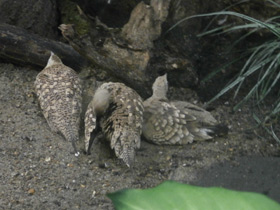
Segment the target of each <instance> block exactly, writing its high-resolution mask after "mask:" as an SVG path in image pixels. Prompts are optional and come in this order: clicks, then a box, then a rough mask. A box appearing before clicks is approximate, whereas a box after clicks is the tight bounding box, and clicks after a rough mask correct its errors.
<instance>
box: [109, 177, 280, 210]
mask: <svg viewBox="0 0 280 210" xmlns="http://www.w3.org/2000/svg"><path fill="white" fill-rule="evenodd" d="M108 197H109V198H110V199H111V200H112V201H113V203H114V206H115V208H116V209H117V210H165V209H166V210H181V209H182V210H237V209H238V210H264V209H267V210H268V209H269V210H280V205H279V204H278V203H277V202H275V201H273V200H271V199H269V198H268V197H266V196H265V195H262V194H258V193H251V192H238V191H233V190H227V189H224V188H220V187H210V188H204V187H196V186H191V185H187V184H181V183H178V182H174V181H166V182H164V183H162V184H160V185H159V186H157V187H155V188H150V189H145V190H141V189H128V190H121V191H118V192H115V193H111V194H109V195H108Z"/></svg>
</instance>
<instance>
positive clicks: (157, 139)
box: [143, 74, 227, 144]
mask: <svg viewBox="0 0 280 210" xmlns="http://www.w3.org/2000/svg"><path fill="white" fill-rule="evenodd" d="M167 90H168V82H167V75H166V74H165V75H163V76H159V77H158V78H157V79H156V80H155V82H154V84H153V95H152V96H151V97H150V98H148V99H147V100H146V101H144V109H145V112H144V123H143V135H144V137H145V138H146V139H147V140H148V141H151V142H153V143H155V144H187V143H191V142H193V141H194V140H207V139H211V138H213V136H214V135H215V134H216V132H219V133H220V132H223V131H224V132H227V127H226V126H224V125H220V124H219V125H218V123H217V121H216V120H215V118H214V117H213V116H212V115H211V114H210V113H209V112H208V111H206V110H204V109H202V108H200V107H198V106H196V105H193V104H191V103H188V102H184V101H177V102H170V101H168V100H167V98H166V93H167Z"/></svg>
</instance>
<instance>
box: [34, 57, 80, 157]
mask: <svg viewBox="0 0 280 210" xmlns="http://www.w3.org/2000/svg"><path fill="white" fill-rule="evenodd" d="M35 90H36V94H37V96H38V99H39V103H40V106H41V108H42V111H43V114H44V117H45V118H46V120H47V122H48V124H49V126H50V128H51V130H52V131H54V132H59V133H61V134H62V135H63V136H64V137H65V138H66V139H67V140H69V141H71V142H72V145H73V148H74V152H75V156H78V155H79V152H78V150H77V148H76V141H78V139H79V125H80V113H81V102H82V87H81V81H80V79H79V77H78V75H77V73H76V72H75V71H74V70H73V69H71V68H70V67H68V66H65V65H64V64H63V63H62V61H61V60H60V58H59V57H58V56H57V55H55V54H54V53H53V52H51V56H50V58H49V60H48V63H47V65H46V67H45V68H44V69H43V70H42V71H41V72H40V73H39V74H38V75H37V77H36V81H35Z"/></svg>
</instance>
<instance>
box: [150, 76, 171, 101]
mask: <svg viewBox="0 0 280 210" xmlns="http://www.w3.org/2000/svg"><path fill="white" fill-rule="evenodd" d="M167 91H168V81H167V74H164V75H163V76H159V77H158V78H156V80H155V82H154V84H153V97H156V98H160V99H165V98H166V94H167Z"/></svg>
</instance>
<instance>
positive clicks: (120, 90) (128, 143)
mask: <svg viewBox="0 0 280 210" xmlns="http://www.w3.org/2000/svg"><path fill="white" fill-rule="evenodd" d="M143 108H144V107H143V101H142V98H141V97H140V96H139V95H138V94H137V92H136V91H134V90H133V89H131V88H129V87H127V86H126V85H124V84H123V83H115V82H108V83H104V84H102V85H101V86H100V87H99V88H98V89H97V90H96V92H95V94H94V97H93V99H92V100H91V102H90V103H89V105H88V108H87V111H86V114H85V150H86V151H87V153H90V148H91V145H92V142H93V140H94V138H96V136H97V134H98V133H99V131H102V133H103V134H104V135H105V137H106V138H107V140H109V141H110V146H111V149H113V150H114V151H115V154H116V156H117V157H118V158H119V159H122V160H123V162H124V163H125V164H126V165H127V166H128V167H130V166H131V165H132V163H133V162H134V158H135V150H136V149H138V148H140V142H141V139H140V137H141V133H142V123H143V112H144V110H143Z"/></svg>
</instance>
